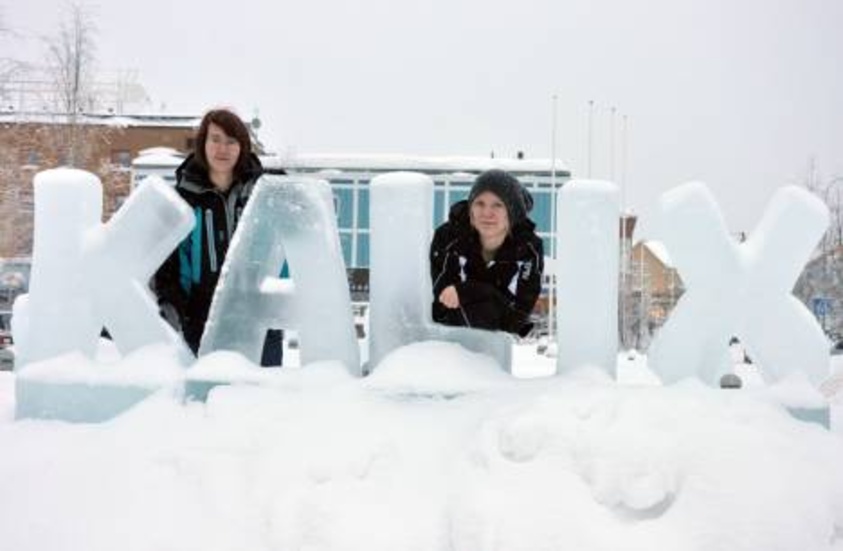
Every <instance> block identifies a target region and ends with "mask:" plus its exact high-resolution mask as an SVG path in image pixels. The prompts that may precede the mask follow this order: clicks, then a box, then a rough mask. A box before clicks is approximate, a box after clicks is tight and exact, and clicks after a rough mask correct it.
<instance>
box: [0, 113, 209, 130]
mask: <svg viewBox="0 0 843 551" xmlns="http://www.w3.org/2000/svg"><path fill="white" fill-rule="evenodd" d="M201 120H202V118H201V117H197V116H196V115H162V114H134V115H126V114H123V115H116V114H114V113H81V114H79V116H78V117H77V118H76V122H77V123H78V124H90V125H100V126H115V127H128V126H135V127H156V128H189V129H193V128H197V127H198V126H199V123H200V121H201ZM69 122H70V120H69V115H67V114H65V113H52V112H49V111H0V123H18V124H67V123H69Z"/></svg>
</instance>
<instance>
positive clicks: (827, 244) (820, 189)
mask: <svg viewBox="0 0 843 551" xmlns="http://www.w3.org/2000/svg"><path fill="white" fill-rule="evenodd" d="M805 187H806V188H808V190H809V191H811V192H813V193H814V194H816V195H817V196H818V197H819V198H820V199H822V200H823V201H824V202H825V204H826V206H828V210H829V214H830V217H831V221H830V223H829V227H828V231H826V233H825V235H824V236H823V239H822V241H821V242H820V250H821V252H823V253H825V252H828V251H830V250H832V249H835V248H837V247H840V246H841V245H843V176H840V175H837V176H832V177H830V178H825V179H824V178H822V176H821V175H820V174H819V171H818V170H817V167H816V162H815V161H814V158H813V157H812V158H811V159H809V161H808V173H807V175H806V178H805Z"/></svg>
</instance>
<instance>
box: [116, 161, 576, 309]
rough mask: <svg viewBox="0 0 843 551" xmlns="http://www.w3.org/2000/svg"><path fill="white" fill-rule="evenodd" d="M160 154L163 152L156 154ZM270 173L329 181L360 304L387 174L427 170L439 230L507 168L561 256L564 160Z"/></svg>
mask: <svg viewBox="0 0 843 551" xmlns="http://www.w3.org/2000/svg"><path fill="white" fill-rule="evenodd" d="M155 153H160V152H158V151H156V152H155ZM181 160H182V159H181V158H179V157H178V156H171V157H169V158H168V157H166V156H162V155H160V154H159V155H155V156H154V157H153V156H152V155H150V156H149V157H148V158H144V157H143V156H142V157H139V158H137V159H135V160H134V161H133V169H134V174H133V184H134V185H136V183H137V182H140V181H141V180H142V179H143V178H144V177H145V176H147V175H150V174H156V175H162V176H169V178H167V180H168V181H170V182H172V181H173V180H172V178H173V176H171V175H172V174H173V173H174V172H175V169H176V167H177V166H178V164H179V163H180V162H181ZM261 161H262V162H263V164H264V167H266V168H267V169H269V170H273V169H283V170H285V171H286V172H287V173H288V174H289V175H291V176H295V175H307V176H309V177H313V178H318V179H321V180H326V181H327V182H328V183H329V184H330V185H331V191H332V192H333V199H334V209H335V212H336V215H337V227H338V230H339V236H340V243H341V245H342V251H343V258H344V260H345V265H346V268H347V269H348V272H349V283H350V286H351V289H352V294H353V295H355V296H356V299H357V300H365V299H366V298H367V296H368V268H369V251H370V247H369V241H370V240H369V235H370V233H369V232H370V229H369V182H370V181H371V180H372V179H373V178H374V177H376V176H379V175H381V174H385V173H387V172H395V171H411V172H421V173H424V174H427V175H428V176H430V177H431V178H432V179H433V181H434V198H433V219H432V220H431V221H430V222H431V227H432V228H433V227H436V226H438V225H439V224H441V223H442V222H444V221H446V220H447V218H448V211H449V209H450V206H451V205H452V204H454V203H455V202H457V201H459V200H462V199H465V198H466V197H468V193H469V190H470V189H471V186H472V184H473V183H474V179H475V178H476V177H477V175H478V174H480V173H481V172H483V171H484V170H488V169H492V168H498V169H501V170H506V171H507V172H509V173H511V174H512V175H513V176H515V177H516V178H518V180H519V181H520V182H521V183H522V184H523V185H524V186H525V187H526V188H527V189H528V190H529V191H530V193H531V194H532V196H533V209H532V211H531V212H530V218H532V220H533V221H534V222H535V223H536V226H537V232H538V234H539V236H540V237H541V238H542V239H543V241H544V251H545V255H546V256H553V255H554V254H555V244H554V243H553V237H552V236H553V228H554V225H555V220H554V218H555V209H554V205H555V204H556V195H557V193H558V191H559V189H560V188H561V187H562V186H563V185H564V184H565V182H566V181H568V180H569V179H570V177H571V174H570V171H569V170H567V169H566V168H565V167H564V165H563V164H562V163H560V162H559V161H556V162H553V161H552V160H550V159H530V160H527V159H500V158H479V157H409V156H395V155H382V156H377V155H296V156H294V157H280V156H264V157H261Z"/></svg>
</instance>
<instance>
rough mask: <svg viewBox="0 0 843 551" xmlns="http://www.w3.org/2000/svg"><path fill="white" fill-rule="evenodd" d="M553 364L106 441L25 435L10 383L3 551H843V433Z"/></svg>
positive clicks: (4, 436)
mask: <svg viewBox="0 0 843 551" xmlns="http://www.w3.org/2000/svg"><path fill="white" fill-rule="evenodd" d="M147 357H149V356H147ZM162 358H163V356H162ZM287 359H288V360H289V361H290V362H293V361H294V360H295V351H288V356H287ZM162 361H165V360H162ZM216 361H217V363H220V359H219V358H217V359H216ZM240 362H241V363H242V364H243V365H237V364H238V360H237V359H236V358H231V357H226V359H225V362H224V363H226V364H227V365H229V367H231V369H240V368H242V369H248V368H249V366H248V365H245V363H244V361H240ZM553 362H554V360H553V359H551V358H546V357H543V356H538V355H536V354H535V347H534V346H529V347H528V346H519V347H516V349H515V355H514V364H515V371H516V375H517V376H518V378H517V379H515V378H513V377H511V376H509V375H506V374H504V373H501V372H500V371H499V370H498V369H497V368H496V367H495V366H494V365H493V364H492V363H491V362H490V361H489V360H488V359H487V358H485V357H482V356H477V355H474V354H471V353H468V352H466V351H464V350H462V349H460V348H458V347H456V346H454V345H449V344H445V343H419V344H417V345H413V346H410V347H406V348H404V349H400V350H398V351H396V352H395V353H394V354H393V355H392V356H390V357H389V358H387V359H386V360H384V363H383V364H382V365H381V366H379V368H378V370H376V371H375V373H373V374H372V375H371V376H369V377H367V378H365V379H362V380H360V379H352V378H351V377H349V376H348V375H347V374H346V372H345V371H344V369H343V368H341V367H340V366H338V365H334V364H319V365H311V366H307V367H306V368H304V369H282V370H274V373H273V375H272V377H273V378H274V383H273V385H272V387H271V388H267V387H263V388H258V387H253V386H229V387H218V388H216V389H215V390H214V391H212V393H211V395H210V396H209V399H208V401H207V403H205V404H201V403H189V404H187V405H184V404H182V403H181V402H180V401H179V400H178V399H177V398H176V397H174V396H173V395H172V393H168V392H161V393H159V394H157V395H155V396H153V397H152V398H150V399H148V400H147V401H145V402H143V403H142V404H140V405H139V406H137V407H136V408H134V409H133V410H131V411H129V412H127V413H126V414H124V415H122V416H120V417H119V418H117V419H114V420H112V421H110V422H106V423H102V424H96V425H84V424H67V423H62V422H55V421H33V420H24V421H16V422H13V421H12V413H13V408H14V376H13V375H11V374H7V373H3V374H0V375H2V376H0V417H2V422H0V450H2V452H1V453H0V542H2V546H0V548H2V549H9V550H14V551H28V550H33V551H35V550H38V551H43V550H49V551H61V550H74V551H76V550H78V551H100V550H101V551H106V550H108V551H113V550H117V549H119V550H121V551H134V550H137V551H152V550H173V551H175V550H179V551H185V550H194V549H195V550H202V551H216V550H219V551H223V550H225V551H227V550H244V549H248V550H250V551H261V550H287V549H291V550H293V549H294V550H308V551H316V550H334V549H336V550H350V549H361V550H366V551H377V550H384V551H387V550H389V551H395V550H419V551H435V550H449V551H451V550H458V551H462V550H471V551H490V550H507V551H509V550H525V551H527V550H529V551H537V550H539V551H540V550H558V549H576V550H579V551H592V550H601V551H602V550H605V551H617V550H642V551H643V550H648V551H649V550H654V549H664V550H671V551H683V550H688V551H692V550H693V551H705V550H718V551H720V550H729V551H732V550H758V551H771V550H781V551H792V550H811V551H815V550H816V551H819V550H829V551H843V438H841V436H840V434H839V433H835V432H829V431H827V430H825V429H823V428H821V427H819V426H817V425H814V424H809V423H803V422H800V421H797V420H795V419H793V418H792V417H791V416H790V415H789V414H788V413H787V412H786V411H785V410H784V409H783V408H782V407H781V406H780V405H778V404H777V403H776V402H775V400H774V399H772V398H771V394H770V393H768V392H762V391H760V390H757V389H756V390H753V389H751V388H750V389H746V390H745V391H724V390H718V389H710V388H707V387H704V386H703V385H701V384H698V383H695V382H692V381H688V382H685V383H681V384H677V385H673V386H671V387H668V388H664V387H661V386H659V385H658V382H657V380H656V379H655V377H654V376H653V374H652V373H650V372H649V371H648V370H647V369H646V358H644V357H642V356H637V355H632V356H626V355H622V356H620V361H619V367H618V368H619V377H618V378H619V382H618V383H615V382H614V381H612V380H610V378H609V377H608V376H606V375H605V374H603V373H601V372H599V371H596V370H587V369H586V370H583V371H580V372H578V373H575V374H571V375H567V376H565V377H555V378H548V377H545V376H546V375H549V374H550V373H552V371H553V366H554V363H553ZM202 363H203V362H199V364H202ZM196 368H202V365H197V366H196ZM742 369H747V367H746V366H743V367H742ZM748 379H751V377H748Z"/></svg>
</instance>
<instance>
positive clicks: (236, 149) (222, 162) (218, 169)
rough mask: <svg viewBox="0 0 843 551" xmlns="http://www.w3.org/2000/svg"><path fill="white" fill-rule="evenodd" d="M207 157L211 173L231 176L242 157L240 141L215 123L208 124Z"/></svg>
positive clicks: (226, 176)
mask: <svg viewBox="0 0 843 551" xmlns="http://www.w3.org/2000/svg"><path fill="white" fill-rule="evenodd" d="M205 158H206V159H208V168H209V169H210V172H211V174H212V175H213V174H216V175H219V176H223V177H225V178H231V177H232V176H233V175H234V167H235V166H236V165H237V159H239V158H240V142H238V141H237V140H236V139H234V138H232V137H231V136H229V135H228V134H226V133H225V131H224V130H223V129H222V128H220V127H219V126H217V125H216V124H214V123H210V124H209V125H208V138H207V140H205Z"/></svg>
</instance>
